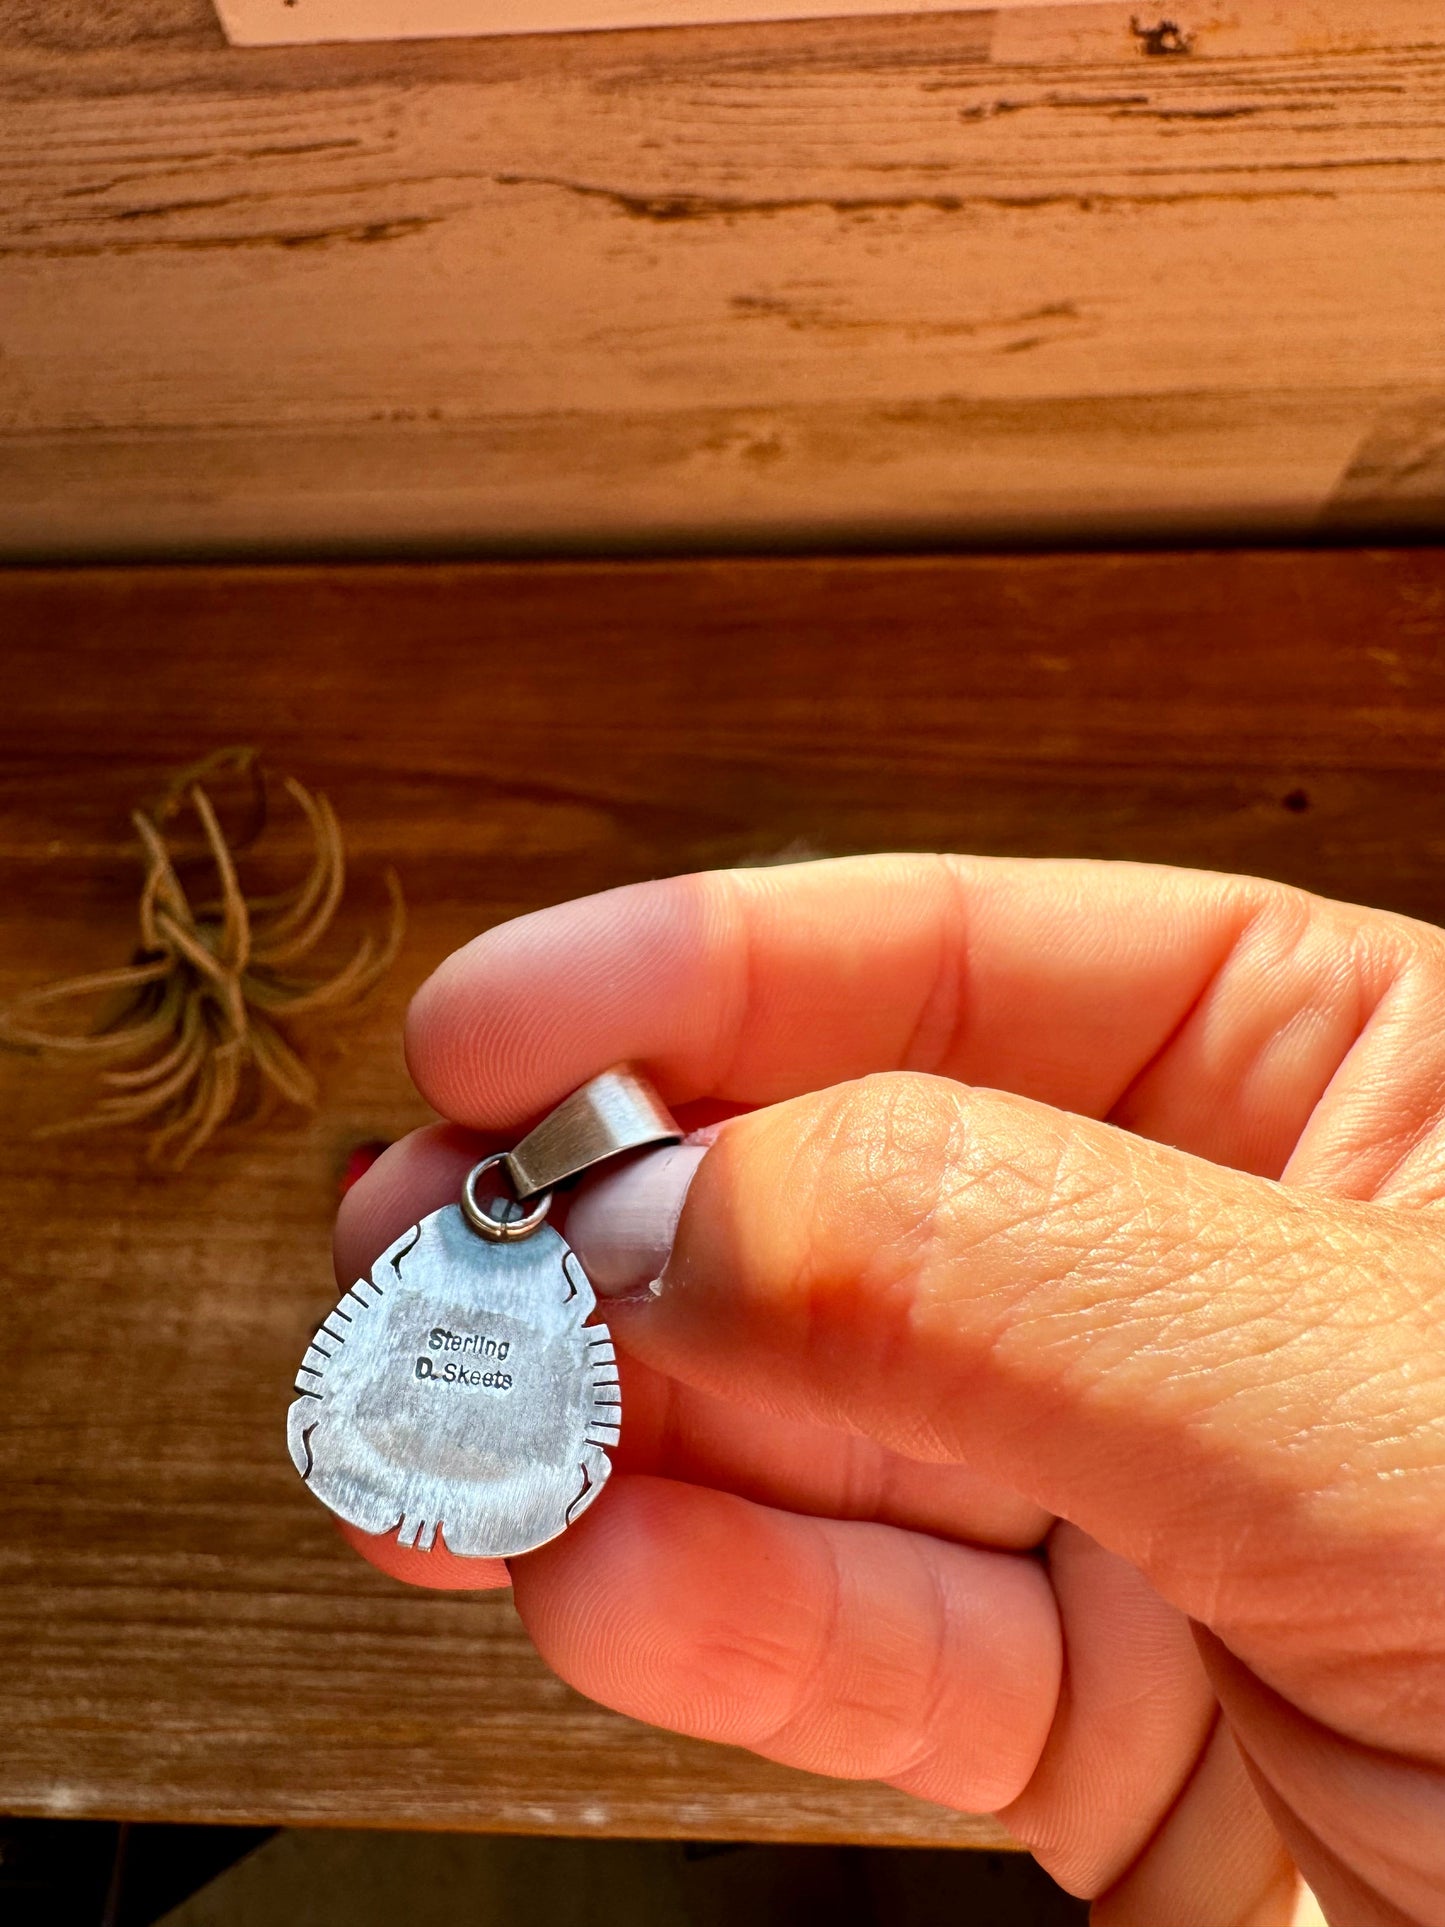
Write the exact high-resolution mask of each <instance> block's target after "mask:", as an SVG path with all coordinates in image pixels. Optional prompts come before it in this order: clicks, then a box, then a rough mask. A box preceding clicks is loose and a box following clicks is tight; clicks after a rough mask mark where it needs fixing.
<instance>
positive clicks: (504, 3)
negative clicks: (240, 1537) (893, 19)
mask: <svg viewBox="0 0 1445 1927" xmlns="http://www.w3.org/2000/svg"><path fill="white" fill-rule="evenodd" d="M1012 4H1013V5H1014V6H1018V5H1020V4H1022V5H1024V6H1044V5H1052V4H1055V0H1012ZM216 11H217V12H218V13H219V14H220V16H221V25H222V27H223V28H224V29H225V33H226V38H227V39H228V40H229V41H230V42H231V44H232V45H233V46H236V47H276V46H283V45H288V44H289V45H292V46H305V45H309V44H311V43H313V42H316V41H322V40H435V39H445V38H456V37H458V36H466V35H481V34H512V33H587V32H593V31H596V30H598V29H600V28H604V27H691V26H701V25H703V24H705V23H709V22H714V23H716V22H724V21H740V20H822V19H829V18H838V17H841V16H843V15H859V14H886V13H977V12H987V11H991V9H989V8H986V7H982V6H970V5H968V4H967V0H965V3H964V4H963V5H962V6H960V5H959V0H216Z"/></svg>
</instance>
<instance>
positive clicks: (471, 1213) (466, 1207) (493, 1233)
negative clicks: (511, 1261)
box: [462, 1151, 552, 1244]
mask: <svg viewBox="0 0 1445 1927" xmlns="http://www.w3.org/2000/svg"><path fill="white" fill-rule="evenodd" d="M505 1155H506V1154H505V1153H504V1152H502V1151H498V1152H496V1153H495V1154H494V1155H493V1156H492V1157H489V1158H483V1159H482V1161H481V1163H480V1164H476V1165H473V1166H472V1168H471V1170H470V1171H468V1173H467V1181H466V1183H465V1184H464V1185H463V1186H462V1213H463V1215H464V1216H465V1218H466V1220H467V1223H468V1224H469V1225H470V1226H471V1227H472V1229H473V1231H480V1232H481V1234H482V1236H483V1237H484V1238H490V1239H491V1240H492V1242H493V1243H494V1244H512V1243H513V1242H514V1241H516V1240H517V1239H519V1238H530V1237H531V1235H532V1233H533V1232H534V1231H535V1230H536V1229H537V1227H538V1225H539V1224H541V1222H542V1220H543V1219H544V1218H545V1217H546V1215H547V1213H548V1212H549V1211H550V1210H551V1209H552V1193H551V1192H550V1191H543V1192H542V1193H541V1195H540V1196H539V1197H538V1198H537V1200H536V1202H535V1203H534V1204H533V1206H532V1208H531V1210H530V1211H527V1212H525V1213H524V1214H523V1215H522V1216H521V1217H520V1218H494V1217H493V1216H492V1214H491V1212H490V1211H488V1210H487V1208H486V1206H485V1205H484V1204H483V1203H482V1201H481V1200H480V1198H478V1196H477V1180H478V1179H479V1178H482V1177H485V1175H486V1174H487V1172H488V1171H491V1170H493V1169H494V1168H495V1167H496V1166H497V1165H499V1164H501V1163H502V1162H503V1161H504V1158H505Z"/></svg>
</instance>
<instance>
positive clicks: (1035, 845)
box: [0, 551, 1445, 1843]
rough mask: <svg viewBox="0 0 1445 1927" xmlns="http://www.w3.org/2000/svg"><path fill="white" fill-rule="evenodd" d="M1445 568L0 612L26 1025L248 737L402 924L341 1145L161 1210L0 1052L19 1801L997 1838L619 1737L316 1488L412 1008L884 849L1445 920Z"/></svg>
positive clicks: (159, 596) (1077, 573) (495, 573)
mask: <svg viewBox="0 0 1445 1927" xmlns="http://www.w3.org/2000/svg"><path fill="white" fill-rule="evenodd" d="M1442 642H1445V552H1440V551H1434V552H1431V551H1416V552H1396V553H1389V552H1367V551H1362V552H1356V553H1349V552H1343V553H1327V552H1318V553H1307V552H1301V553H1229V552H1218V553H1200V554H1195V555H1170V554H1158V555H1138V556H1132V557H1131V556H1110V555H1096V556H1080V557H1073V558H1070V557H1034V558H1029V557H1012V558H1010V557H996V558H985V557H979V558H973V559H967V560H955V561H942V560H923V561H911V560H876V561H866V560H864V561H859V560H851V561H778V560H772V561H767V560H765V561H735V562H715V563H649V564H633V565H617V564H614V565H601V564H598V565H576V566H546V567H543V566H535V565H517V566H485V565H484V566H471V567H449V568H406V567H381V568H378V567H358V568H353V569H317V568H297V569H294V570H236V571H227V570H214V569H205V570H169V571H167V570H156V571H149V572H148V571H140V570H124V571H111V570H104V569H98V570H88V571H77V572H73V573H63V572H57V573H44V572H37V573H29V572H12V573H10V574H8V575H0V673H3V678H4V691H3V693H4V700H3V703H0V862H3V890H4V900H5V903H6V904H7V906H8V910H7V914H6V915H5V916H4V918H3V919H0V996H6V995H9V994H11V993H13V992H14V991H16V990H19V989H21V988H23V987H25V986H27V985H30V984H34V983H38V982H40V981H42V980H44V979H47V978H49V977H51V976H54V975H58V974H62V973H66V974H68V973H71V972H74V971H76V970H80V969H85V968H91V967H95V966H97V965H104V964H106V963H108V962H110V961H112V960H122V959H124V958H125V957H126V955H127V954H128V952H129V949H130V946H131V943H132V941H133V933H132V914H133V912H132V905H133V901H134V896H135V884H136V878H137V874H138V872H137V867H136V863H135V856H134V852H133V850H132V848H131V846H130V844H129V842H128V835H127V828H126V811H127V809H128V807H129V806H130V805H131V803H132V802H133V801H134V800H136V799H137V798H138V797H141V796H144V795H145V794H146V793H148V792H149V791H151V790H152V789H153V788H154V787H155V786H156V783H157V781H158V779H159V778H160V777H161V776H162V774H163V773H165V772H166V771H168V770H169V769H170V768H171V767H172V766H174V765H175V764H176V763H178V762H182V761H186V760H188V759H190V758H192V757H193V756H196V755H198V754H201V753H203V752H205V751H207V750H209V749H211V748H214V747H217V746H220V745H223V744H226V743H231V742H238V741H244V742H254V743H257V744H259V745H261V746H262V747H263V749H264V750H265V752H266V753H267V755H268V756H269V757H270V758H271V759H272V760H273V761H274V763H275V764H276V765H277V766H278V767H279V768H282V769H289V770H294V771H295V772H296V773H298V774H300V775H301V776H302V777H303V778H305V779H307V780H308V781H311V782H314V783H316V784H318V785H320V786H321V787H322V788H323V789H325V790H326V791H327V792H328V793H329V794H330V795H331V797H332V798H333V800H334V802H335V804H336V806H337V809H338V812H339V814H340V818H341V821H342V823H343V824H344V825H345V826H346V830H347V834H348V838H349V842H350V847H351V854H352V858H353V863H354V869H355V872H356V876H357V888H358V893H359V894H358V903H359V904H361V905H363V906H364V905H365V904H367V903H369V902H372V901H374V896H368V888H370V889H371V890H372V891H373V892H374V889H375V873H376V871H377V870H378V868H379V866H380V864H381V863H382V861H383V860H392V861H394V862H395V863H396V864H397V866H398V867H399V869H400V871H401V873H402V876H403V879H404V882H405V886H406V891H407V895H408V897H409V900H410V904H411V911H412V922H411V929H410V934H409V936H408V940H407V945H406V949H405V952H404V955H403V957H402V959H401V962H400V964H399V966H398V968H397V970H396V973H395V978H394V981H393V982H392V984H391V986H390V988H389V990H388V991H387V993H386V995H385V996H384V997H383V998H382V999H381V1001H380V1002H379V1003H378V1004H377V1005H376V1006H375V1008H374V1009H373V1010H372V1011H371V1012H370V1014H369V1015H368V1017H367V1018H366V1020H365V1022H364V1023H363V1024H362V1025H361V1027H360V1028H359V1029H358V1030H357V1031H356V1033H355V1035H354V1036H353V1038H352V1040H351V1043H350V1047H349V1050H348V1054H347V1055H346V1056H345V1058H344V1059H343V1060H342V1061H341V1062H340V1063H338V1064H336V1065H334V1066H333V1068H332V1070H331V1073H330V1076H329V1082H328V1089H327V1097H326V1101H325V1104H324V1106H323V1108H322V1110H321V1112H320V1114H319V1115H318V1116H317V1118H316V1119H315V1120H314V1121H313V1122H311V1123H309V1124H308V1123H298V1124H294V1125H293V1124H288V1125H286V1126H285V1127H284V1128H280V1129H277V1130H276V1131H275V1132H274V1133H273V1134H272V1135H270V1136H269V1137H267V1138H265V1139H264V1140H261V1141H255V1142H252V1141H247V1140H244V1139H225V1140H222V1141H221V1142H220V1143H219V1144H218V1146H217V1147H216V1149H215V1151H214V1153H213V1154H212V1155H208V1156H205V1157H203V1158H202V1159H201V1160H200V1161H198V1162H197V1163H196V1165H195V1166H194V1167H193V1168H192V1169H191V1170H190V1171H188V1172H187V1173H186V1174H185V1175H183V1176H181V1177H176V1178H167V1179H159V1178H156V1177H152V1176H147V1175H145V1174H144V1173H143V1172H142V1171H141V1169H140V1166H139V1160H138V1157H137V1155H136V1150H135V1146H134V1145H133V1144H132V1143H131V1142H129V1141H126V1140H121V1139H119V1138H117V1139H113V1140H109V1141H107V1140H98V1141H94V1142H80V1143H76V1142H72V1143H69V1144H59V1143H54V1142H43V1143H36V1142H35V1141H34V1140H33V1139H32V1137H31V1135H30V1133H31V1131H32V1129H33V1128H34V1127H35V1126H36V1125H37V1124H39V1123H41V1122H42V1121H44V1120H45V1119H46V1118H48V1117H50V1116H52V1115H53V1114H54V1109H55V1103H56V1097H55V1094H54V1092H53V1091H52V1090H51V1089H50V1088H49V1086H48V1085H47V1083H46V1080H45V1079H44V1078H43V1077H42V1076H41V1075H39V1074H38V1073H37V1071H36V1068H35V1066H34V1064H33V1063H32V1062H31V1061H29V1060H27V1059H23V1058H19V1057H17V1056H15V1055H13V1054H12V1055H0V1075H3V1107H0V1135H3V1160H0V1172H3V1178H0V1182H3V1187H4V1205H3V1210H0V1222H3V1225H4V1240H3V1243H4V1263H3V1286H0V1479H3V1485H0V1489H3V1492H4V1503H3V1507H0V1650H3V1651H4V1654H5V1664H4V1667H3V1668H0V1734H3V1736H4V1738H3V1740H0V1811H8V1812H15V1813H45V1814H77V1815H104V1816H111V1817H131V1818H139V1819H166V1820H176V1819H220V1820H235V1821H254V1822H266V1823H271V1822H276V1823H288V1824H300V1823H307V1822H317V1823H331V1824H337V1825H343V1824H344V1825H386V1826H398V1827H408V1826H415V1827H433V1828H458V1829H467V1828H476V1829H499V1830H500V1829H506V1830H513V1831H528V1830H539V1829H540V1830H555V1831H559V1832H572V1833H624V1834H633V1835H646V1834H661V1833H665V1834H673V1835H697V1836H704V1837H725V1836H747V1837H752V1838H756V1839H811V1840H842V1839H849V1840H862V1841H880V1842H881V1841H910V1842H920V1843H940V1842H963V1843H969V1842H974V1843H976V1842H983V1841H996V1840H997V1838H998V1836H997V1833H996V1831H995V1830H994V1829H992V1827H991V1826H990V1825H989V1824H988V1823H984V1822H978V1821H975V1820H971V1819H968V1818H964V1817H959V1816H956V1815H951V1814H948V1813H945V1812H942V1811H941V1810H939V1809H936V1808H933V1807H928V1806H925V1805H922V1804H920V1803H918V1802H915V1801H912V1800H909V1799H907V1798H905V1797H904V1796H902V1795H900V1794H894V1793H891V1792H888V1791H886V1790H884V1789H882V1788H879V1787H874V1786H862V1785H860V1786H854V1785H846V1784H841V1783H836V1782H830V1781H826V1780H821V1779H813V1778H809V1777H807V1776H804V1775H802V1774H798V1773H792V1772H788V1771H785V1770H783V1769H782V1768H779V1767H773V1766H768V1765H765V1764H762V1763H760V1762H758V1761H755V1760H752V1759H750V1758H749V1757H747V1756H746V1755H744V1754H742V1753H737V1752H733V1751H731V1750H727V1749H724V1748H720V1747H707V1746H703V1745H701V1744H694V1743H690V1742H686V1741H682V1740H676V1739H672V1738H669V1737H667V1736H666V1735H663V1734H660V1733H656V1732H652V1731H650V1730H647V1729H645V1728H642V1727H640V1726H637V1725H635V1724H632V1723H630V1722H628V1721H625V1720H622V1719H620V1718H616V1717H613V1716H612V1715H610V1714H607V1713H603V1712H600V1711H597V1710H595V1709H593V1708H591V1707H589V1706H587V1705H586V1704H584V1703H583V1702H582V1701H580V1700H579V1699H578V1698H577V1697H575V1696H574V1695H573V1694H572V1693H570V1692H569V1691H568V1690H567V1689H566V1688H564V1687H563V1686H561V1685H559V1684H558V1683H557V1682H556V1681H554V1680H553V1679H551V1678H550V1677H549V1676H548V1674H547V1673H546V1672H545V1671H544V1669H543V1668H542V1666H541V1665H540V1663H539V1662H538V1661H537V1660H536V1659H535V1657H534V1656H533V1654H532V1653H531V1650H530V1648H529V1646H528V1645H527V1642H526V1640H525V1638H524V1637H523V1635H522V1633H521V1630H520V1627H519V1625H518V1623H517V1621H516V1619H515V1617H514V1615H513V1612H512V1608H511V1605H510V1603H509V1600H508V1599H507V1598H506V1597H497V1596H487V1597H480V1598H465V1597H447V1596H443V1595H437V1594H420V1593H411V1592H407V1591H405V1590H403V1589H401V1588H399V1587H397V1586H394V1585H392V1584H390V1583H389V1582H387V1581H386V1580H383V1579H382V1578H380V1577H379V1576H378V1575H377V1574H376V1573H374V1572H372V1571H371V1570H370V1569H369V1568H367V1567H365V1566H364V1565H362V1564H361V1563H360V1562H359V1561H358V1560H356V1559H355V1558H354V1557H353V1556H352V1555H351V1554H350V1553H349V1552H348V1551H346V1550H345V1549H344V1548H343V1546H342V1545H341V1543H340V1542H339V1540H338V1539H337V1538H336V1536H335V1535H334V1533H333V1532H332V1530H331V1528H330V1525H329V1523H328V1522H327V1520H326V1517H325V1515H324V1514H323V1513H322V1512H321V1510H320V1508H319V1507H317V1506H316V1505H315V1504H314V1502H313V1501H312V1500H311V1499H310V1498H309V1497H308V1496H307V1495H306V1493H305V1492H304V1490H303V1489H302V1486H301V1484H300V1482H299V1481H298V1480H297V1478H296V1476H295V1474H294V1472H293V1471H292V1469H291V1466H290V1464H289V1462H288V1460H287V1457H286V1452H285V1448H284V1443H283V1433H284V1419H285V1412H286V1407H287V1404H288V1402H289V1400H290V1397H291V1381H292V1376H293V1372H294V1366H295V1361H296V1359H297V1357H298V1355H299V1352H300V1349H301V1346H302V1344H303V1343H304V1340H305V1338H306V1337H307V1336H308V1335H309V1333H310V1330H311V1328H312V1325H313V1323H314V1322H315V1320H316V1319H317V1317H318V1316H319V1315H320V1314H321V1313H322V1312H323V1311H324V1309H325V1308H326V1307H327V1306H328V1305H329V1304H330V1303H331V1302H332V1298H333V1291H332V1286H331V1283H330V1270H329V1258H328V1229H329V1222H330V1219H331V1215H332V1211H333V1207H334V1203H335V1197H336V1182H337V1176H338V1172H339V1170H340V1168H341V1166H342V1163H343V1161H344V1159H345V1156H346V1153H347V1151H348V1149H349V1147H351V1146H352V1145H353V1144H355V1143H356V1142H357V1141H358V1140H360V1139H366V1138H375V1137H384V1138H391V1137H394V1136H396V1135H397V1134H398V1133H400V1132H402V1131H404V1130H406V1129H408V1128H409V1127H410V1126H412V1125H414V1124H416V1123H418V1122H419V1121H421V1119H422V1118H423V1116H424V1113H423V1110H422V1108H421V1106H420V1104H419V1102H418V1100H417V1098H416V1096H415V1095H414V1093H413V1092H412V1090H411V1089H410V1087H409V1085H408V1082H407V1079H406V1076H405V1073H404V1070H403V1066H402V1061H401V1054H400V1050H399V1045H398V1027H399V1022H400V1018H401V1014H402V1009H403V1006H404V1003H405V1000H406V997H407V995H408V993H409V991H410V990H411V989H412V988H413V987H414V986H415V984H416V983H417V982H418V981H419V979H420V978H421V977H422V976H423V975H424V974H425V973H426V972H427V970H429V969H430V968H431V966H432V965H434V964H435V963H436V962H437V961H438V960H439V959H440V958H441V957H442V956H443V955H444V954H445V953H446V952H447V951H449V950H450V949H451V948H452V947H453V946H455V945H456V944H458V943H460V942H462V941H463V940H464V939H465V938H467V937H469V936H470V935H472V934H473V933H474V932H475V931H477V930H478V929H481V928H483V927H485V926H486V925H488V924H490V923H491V922H493V921H495V920H496V919H498V918H502V917H506V916H510V915H513V914H515V913H516V912H518V911H522V910H526V909H529V908H532V907H534V906H536V905H540V904H544V903H548V902H552V901H554V900H557V899H560V898H564V897H567V896H570V895H574V894H576V893H579V892H583V891H588V890H593V889H599V888H602V887H605V886H607V885H610V884H615V883H620V882H623V881H626V880H628V879H631V878H636V877H643V876H649V875H656V874H659V873H666V872H670V871H676V870H680V869H684V868H689V867H695V866H703V865H716V864H729V863H739V862H748V861H757V860H767V859H771V858H773V857H776V856H777V855H778V854H779V853H780V852H795V853H800V854H801V853H818V852H844V851H852V850H867V849H880V848H888V847H913V848H917V847H949V848H958V849H979V850H989V851H998V852H1011V853H1017V854H1029V853H1043V852H1061V853H1077V854H1084V855H1093V856H1113V857H1133V858H1146V859H1152V860H1162V861H1166V862H1177V863H1185V864H1200V865H1213V866H1218V867H1222V868H1227V869H1242V870H1255V871H1261V872H1265V873H1268V874H1272V875H1275V876H1281V877H1285V878H1288V879H1290V880H1292V881H1294V882H1296V883H1300V884H1304V885H1307V886H1310V887H1312V888H1315V889H1318V890H1322V891H1326V892H1330V893H1333V894H1337V895H1341V896H1346V897H1354V898H1358V899H1361V900H1364V901H1367V902H1371V903H1377V904H1383V905H1387V906H1389V907H1392V908H1395V909H1399V910H1404V911H1408V912H1411V913H1412V914H1414V915H1417V916H1425V917H1432V916H1437V915H1438V914H1439V912H1440V910H1441V907H1442V904H1445V782H1442V780H1441V765H1442V761H1445V649H1442V646H1441V645H1442Z"/></svg>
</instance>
